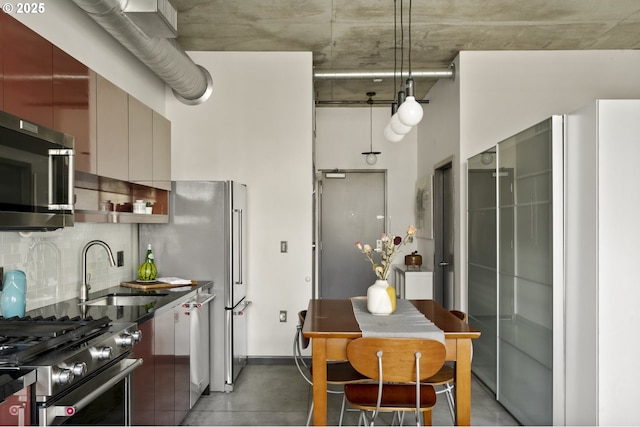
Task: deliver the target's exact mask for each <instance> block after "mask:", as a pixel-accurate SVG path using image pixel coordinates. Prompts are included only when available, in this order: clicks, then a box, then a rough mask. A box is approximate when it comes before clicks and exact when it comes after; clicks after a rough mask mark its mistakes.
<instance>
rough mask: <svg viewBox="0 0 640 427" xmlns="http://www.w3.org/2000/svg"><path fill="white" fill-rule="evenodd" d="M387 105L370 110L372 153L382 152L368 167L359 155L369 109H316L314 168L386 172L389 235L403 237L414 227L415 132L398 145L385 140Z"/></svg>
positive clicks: (405, 251) (365, 139) (364, 148)
mask: <svg viewBox="0 0 640 427" xmlns="http://www.w3.org/2000/svg"><path fill="white" fill-rule="evenodd" d="M390 112H391V109H390V108H389V106H385V107H373V110H372V112H371V113H372V120H371V123H372V124H373V126H372V132H371V135H372V139H371V141H372V145H373V151H381V152H382V153H381V154H379V155H378V161H377V162H376V164H375V165H372V166H370V165H368V164H367V163H366V162H365V156H363V155H362V152H365V151H369V145H370V139H369V138H370V132H369V124H370V121H369V107H363V108H361V107H347V108H345V107H327V108H317V109H316V147H315V150H316V153H315V166H316V169H317V170H321V169H350V170H367V169H373V170H383V169H386V170H387V213H388V216H389V222H388V225H389V226H390V229H389V232H390V233H393V234H403V233H404V232H405V230H406V229H407V226H409V225H413V224H415V212H414V209H415V203H414V192H415V182H416V164H417V162H416V135H417V132H416V130H415V129H414V130H412V131H411V132H409V133H408V134H407V135H406V136H405V137H404V139H403V140H402V141H401V142H397V143H393V142H389V141H387V140H386V139H385V138H384V135H383V133H382V132H383V130H384V127H385V126H386V125H387V123H388V122H389V118H390ZM414 247H415V243H414V244H412V245H409V246H407V247H406V248H404V249H403V250H402V254H400V256H398V257H396V259H395V262H396V263H397V262H403V260H404V255H405V254H408V253H410V252H411V251H412V250H414V249H413V248H414Z"/></svg>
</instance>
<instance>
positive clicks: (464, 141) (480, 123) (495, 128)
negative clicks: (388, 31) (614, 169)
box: [418, 50, 640, 309]
mask: <svg viewBox="0 0 640 427" xmlns="http://www.w3.org/2000/svg"><path fill="white" fill-rule="evenodd" d="M457 62H458V64H457V68H456V70H457V76H456V80H455V81H454V82H452V81H450V80H440V81H438V82H437V83H436V85H435V86H434V87H433V88H432V90H431V91H430V92H429V94H428V95H427V98H428V99H429V100H430V104H429V106H428V107H427V109H426V111H425V113H426V114H425V118H426V119H425V120H423V122H424V123H421V124H420V127H419V133H418V153H419V159H418V168H419V170H420V171H421V172H425V171H427V170H428V169H429V168H431V167H432V166H431V165H432V164H433V162H434V160H433V159H432V158H431V156H432V155H433V154H432V153H439V154H438V155H437V158H436V160H435V161H436V162H437V161H439V159H441V158H444V157H446V156H448V155H453V156H456V154H457V156H456V164H455V165H454V174H455V180H456V195H455V197H456V199H457V202H456V205H457V207H459V210H458V211H457V213H456V215H457V217H456V220H455V222H456V223H457V225H456V229H455V232H456V237H455V243H456V251H455V259H456V263H457V264H456V270H455V274H456V295H459V297H458V296H457V297H456V301H457V302H456V304H458V303H459V306H460V307H461V308H463V309H466V306H467V299H466V294H467V292H466V287H467V272H466V262H467V255H466V254H467V246H466V240H467V239H466V234H467V229H466V211H467V203H466V198H467V194H466V188H467V186H466V161H467V158H469V157H471V156H473V155H475V154H477V153H479V152H481V151H483V150H486V149H487V148H489V147H491V146H493V145H495V144H496V143H498V142H500V141H501V140H503V139H505V138H507V137H509V136H511V135H512V134H514V133H517V132H518V131H520V130H523V129H525V128H527V127H528V126H530V125H533V124H535V123H537V122H538V121H540V120H542V119H545V118H547V117H549V116H551V115H553V114H563V113H568V112H571V111H574V110H576V109H578V108H579V107H581V106H582V105H584V104H586V103H588V102H589V101H590V100H593V99H596V98H638V97H640V79H638V75H640V51H636V50H633V51H607V50H601V51H518V52H512V51H496V52H461V53H460V54H459V57H458V60H457ZM455 100H457V104H458V105H459V110H458V113H457V114H458V116H459V118H458V120H459V141H456V140H455V129H454V128H455V120H456V119H455V115H456V111H455V106H456V101H455ZM430 115H432V117H429V116H430ZM446 117H449V118H448V119H444V118H446ZM434 136H435V137H434ZM440 144H444V145H445V146H446V148H445V147H443V146H441V145H440ZM448 144H451V145H448ZM426 255H427V256H429V255H432V254H426Z"/></svg>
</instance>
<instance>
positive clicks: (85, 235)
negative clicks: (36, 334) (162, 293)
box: [0, 223, 138, 310]
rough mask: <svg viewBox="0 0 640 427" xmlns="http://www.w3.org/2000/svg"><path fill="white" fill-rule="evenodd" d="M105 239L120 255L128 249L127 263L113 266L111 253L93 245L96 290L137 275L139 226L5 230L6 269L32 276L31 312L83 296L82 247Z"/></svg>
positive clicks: (0, 262)
mask: <svg viewBox="0 0 640 427" xmlns="http://www.w3.org/2000/svg"><path fill="white" fill-rule="evenodd" d="M96 239H98V240H103V241H104V242H105V243H107V244H108V245H109V247H110V248H111V250H112V252H113V256H114V258H115V257H116V254H117V252H118V251H124V265H123V266H122V267H111V266H110V265H109V260H108V258H107V253H106V251H105V250H104V249H103V248H102V247H99V246H93V247H91V248H90V249H89V251H88V252H87V273H88V274H89V275H90V282H89V283H90V284H91V290H90V291H89V296H90V297H91V292H94V291H97V290H101V289H105V288H108V287H111V286H114V285H118V284H119V283H120V282H123V281H128V280H132V279H134V278H135V272H136V269H137V266H138V225H137V224H93V223H76V224H75V226H73V227H68V228H64V229H60V230H56V231H50V232H14V231H2V232H0V267H3V268H4V272H5V274H6V272H7V271H9V270H16V269H17V270H22V271H24V272H25V273H26V275H27V310H32V309H34V308H39V307H43V306H45V305H49V304H53V303H57V302H60V301H64V300H67V299H70V298H76V297H78V295H79V289H80V283H81V281H82V248H83V247H84V245H85V244H87V243H88V242H89V241H91V240H96Z"/></svg>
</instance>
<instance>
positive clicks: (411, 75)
mask: <svg viewBox="0 0 640 427" xmlns="http://www.w3.org/2000/svg"><path fill="white" fill-rule="evenodd" d="M411 1H412V0H409V78H411V76H412V74H411Z"/></svg>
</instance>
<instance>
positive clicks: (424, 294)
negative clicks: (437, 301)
mask: <svg viewBox="0 0 640 427" xmlns="http://www.w3.org/2000/svg"><path fill="white" fill-rule="evenodd" d="M391 284H392V285H395V287H396V293H397V294H398V298H404V299H433V271H430V270H427V269H426V268H425V267H420V269H416V268H409V267H407V266H406V265H394V266H393V281H392V282H391Z"/></svg>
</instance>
